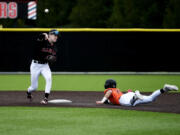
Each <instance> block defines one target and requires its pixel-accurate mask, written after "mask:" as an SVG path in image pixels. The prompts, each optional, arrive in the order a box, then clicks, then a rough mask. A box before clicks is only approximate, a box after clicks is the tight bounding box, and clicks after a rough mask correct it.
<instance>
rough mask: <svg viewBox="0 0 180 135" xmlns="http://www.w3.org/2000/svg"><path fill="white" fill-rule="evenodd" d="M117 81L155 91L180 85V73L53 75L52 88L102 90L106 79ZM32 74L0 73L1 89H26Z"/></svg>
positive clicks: (41, 85) (41, 84)
mask: <svg viewBox="0 0 180 135" xmlns="http://www.w3.org/2000/svg"><path fill="white" fill-rule="evenodd" d="M109 78H113V79H115V80H116V81H117V83H118V85H117V87H119V88H120V89H121V90H122V91H125V90H127V89H133V90H136V89H138V90H140V91H154V90H156V89H159V88H162V87H163V85H164V84H165V83H169V84H175V85H177V86H178V87H180V83H179V82H180V75H53V85H52V90H72V91H77V90H78V91H102V90H104V87H103V86H104V82H105V80H106V79H109ZM29 85H30V75H0V90H26V89H27V88H28V86H29ZM44 85H45V81H44V78H43V77H42V76H41V77H40V78H39V88H38V89H39V90H44Z"/></svg>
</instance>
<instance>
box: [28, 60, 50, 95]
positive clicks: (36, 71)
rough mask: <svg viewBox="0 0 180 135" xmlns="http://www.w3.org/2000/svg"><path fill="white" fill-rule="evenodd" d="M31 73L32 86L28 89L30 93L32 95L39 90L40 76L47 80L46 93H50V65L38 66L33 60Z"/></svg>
mask: <svg viewBox="0 0 180 135" xmlns="http://www.w3.org/2000/svg"><path fill="white" fill-rule="evenodd" d="M30 72H31V86H30V87H29V88H28V92H29V93H31V92H33V91H35V90H37V88H38V79H39V76H40V74H42V75H43V77H44V78H45V80H46V86H45V93H50V91H51V86H52V75H51V70H50V68H49V65H48V63H46V64H38V63H34V61H33V60H32V63H31V67H30Z"/></svg>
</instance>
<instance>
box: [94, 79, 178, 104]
mask: <svg viewBox="0 0 180 135" xmlns="http://www.w3.org/2000/svg"><path fill="white" fill-rule="evenodd" d="M177 90H178V87H177V86H175V85H169V84H165V85H164V87H163V88H162V89H159V90H156V91H154V92H153V93H152V94H151V95H149V96H146V95H142V94H140V92H139V91H138V90H137V91H135V92H132V91H128V92H127V93H122V92H121V91H120V90H119V89H118V88H116V81H115V80H113V79H109V80H107V81H106V82H105V91H104V94H105V95H104V97H103V98H102V100H101V101H96V104H106V103H111V104H116V105H122V106H136V105H138V104H146V103H151V102H153V101H154V100H156V99H157V97H158V96H159V95H161V94H163V93H165V92H168V91H177Z"/></svg>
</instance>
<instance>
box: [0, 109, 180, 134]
mask: <svg viewBox="0 0 180 135" xmlns="http://www.w3.org/2000/svg"><path fill="white" fill-rule="evenodd" d="M179 116H180V115H179V114H168V113H153V112H140V111H127V110H126V111H125V110H119V109H95V108H93V109H90V108H51V107H47V108H45V107H44V108H38V107H0V123H1V124H0V134H1V135H32V134H35V135H179V133H180V128H179V125H180V117H179Z"/></svg>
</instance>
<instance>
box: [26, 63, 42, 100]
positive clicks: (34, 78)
mask: <svg viewBox="0 0 180 135" xmlns="http://www.w3.org/2000/svg"><path fill="white" fill-rule="evenodd" d="M40 71H41V69H40V65H39V64H37V63H34V62H32V63H31V67H30V72H31V85H30V86H29V88H28V91H27V98H28V99H29V100H30V101H31V100H32V95H31V93H32V92H33V91H35V90H37V88H38V78H39V75H40Z"/></svg>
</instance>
